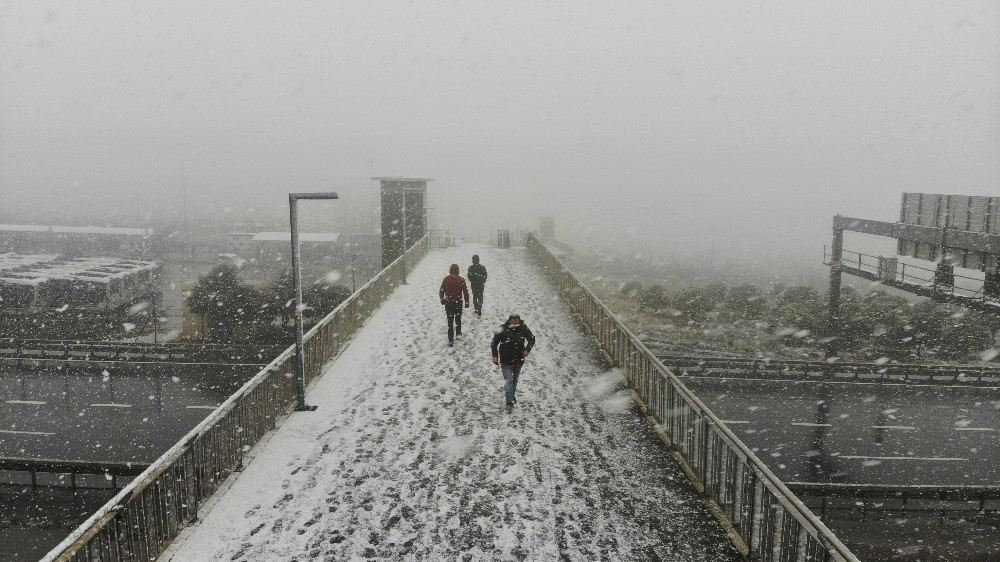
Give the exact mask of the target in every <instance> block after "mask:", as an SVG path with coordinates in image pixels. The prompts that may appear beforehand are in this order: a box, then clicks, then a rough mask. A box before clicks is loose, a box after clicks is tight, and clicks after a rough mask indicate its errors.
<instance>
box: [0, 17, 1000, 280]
mask: <svg viewBox="0 0 1000 562" xmlns="http://www.w3.org/2000/svg"><path fill="white" fill-rule="evenodd" d="M371 175H405V176H429V177H433V178H434V179H435V181H434V182H433V183H432V184H431V187H430V190H431V195H430V197H431V204H432V206H434V207H435V208H436V211H435V214H436V216H437V220H438V221H439V222H441V223H445V224H447V225H449V226H452V227H453V228H455V229H456V230H458V231H463V232H465V233H467V234H468V235H470V236H478V235H483V234H485V232H486V231H487V229H490V228H495V227H497V226H502V225H512V224H514V223H515V222H520V224H522V225H524V226H535V225H536V224H537V217H538V216H539V215H545V214H553V215H555V216H556V217H557V228H558V229H559V231H561V232H564V233H568V234H573V235H574V238H575V239H580V236H581V235H586V236H587V237H588V238H589V239H590V240H605V241H607V242H608V243H623V242H624V243H628V244H630V245H631V247H633V248H641V249H643V250H645V251H648V249H650V248H656V249H663V250H664V251H670V252H678V253H681V254H693V253H697V252H701V251H704V250H706V249H708V248H713V249H714V251H715V252H716V253H717V254H718V255H722V256H726V255H743V254H748V253H749V254H760V255H768V256H790V257H794V258H795V259H810V260H813V261H815V260H818V257H819V252H820V249H821V246H822V244H823V243H824V242H825V241H827V240H828V238H829V230H830V218H831V217H832V215H833V214H834V213H837V212H840V213H842V214H848V215H865V216H869V217H871V218H885V219H890V220H894V219H896V218H897V217H898V206H899V197H900V193H901V192H903V191H925V192H944V193H971V194H979V195H1000V181H998V180H1000V2H996V1H989V2H916V1H913V2H909V1H908V2H877V1H872V0H864V1H851V2H805V1H802V0H793V1H787V2H754V3H749V2H737V3H731V2H706V1H699V2H690V1H683V2H665V1H663V0H657V1H650V2H638V1H625V2H589V3H588V2H583V1H580V0H573V1H567V2H539V1H529V2H509V1H505V2H478V3H476V2H410V3H403V2H398V1H385V2H376V1H373V2H319V1H317V2H289V1H281V2H263V1H249V2H233V1H212V2H205V1H203V0H197V1H178V0H173V1H170V2H158V1H157V2H154V1H135V0H128V1H121V2H97V1H93V2H80V1H67V2H44V1H36V0H16V1H0V196H2V198H0V201H2V203H0V204H2V205H4V207H5V208H6V211H7V214H8V215H9V214H10V213H12V212H15V211H16V212H17V213H23V212H25V211H32V210H35V211H37V210H39V209H46V210H51V211H52V212H53V213H55V214H57V215H60V216H67V215H66V214H67V213H69V212H70V211H76V210H79V211H81V212H84V211H86V212H91V211H95V210H107V212H108V213H109V214H110V217H111V218H110V219H109V221H112V222H115V223H128V222H136V221H141V220H143V219H142V217H144V216H149V215H150V214H171V213H173V214H175V215H176V214H177V213H178V209H179V205H180V201H181V192H182V189H181V186H186V189H187V193H188V200H189V204H190V205H193V206H194V207H196V208H199V209H214V208H217V207H219V206H229V207H231V208H236V209H244V208H255V209H261V208H263V209H267V208H268V207H274V208H275V212H274V214H275V215H276V216H279V217H280V216H283V215H284V214H285V213H286V199H285V197H284V194H285V193H287V192H288V191H315V190H328V189H336V190H338V191H340V192H341V195H342V196H343V197H344V198H345V202H344V204H345V205H346V204H347V200H348V199H350V198H353V200H354V201H363V200H365V195H366V194H367V195H368V196H370V195H371V193H372V187H371V185H370V182H369V180H368V178H369V177H370V176H371ZM8 220H9V218H8ZM88 220H89V219H88ZM89 222H93V221H92V220H89Z"/></svg>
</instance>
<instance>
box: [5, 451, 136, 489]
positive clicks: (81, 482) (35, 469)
mask: <svg viewBox="0 0 1000 562" xmlns="http://www.w3.org/2000/svg"><path fill="white" fill-rule="evenodd" d="M148 466H149V465H146V464H139V463H130V462H92V461H66V460H50V459H15V458H3V459H0V485H4V484H14V485H22V486H24V485H26V486H30V487H31V490H32V491H35V490H37V489H38V488H39V487H58V488H70V489H73V490H75V489H77V488H101V489H109V490H117V489H119V488H120V486H118V483H119V480H118V478H119V477H120V476H124V477H125V480H126V481H128V480H131V479H132V478H133V477H135V476H137V475H139V474H141V473H142V471H143V470H145V469H146V468H147V467H148ZM66 476H69V478H68V479H67V478H66ZM19 477H20V478H19Z"/></svg>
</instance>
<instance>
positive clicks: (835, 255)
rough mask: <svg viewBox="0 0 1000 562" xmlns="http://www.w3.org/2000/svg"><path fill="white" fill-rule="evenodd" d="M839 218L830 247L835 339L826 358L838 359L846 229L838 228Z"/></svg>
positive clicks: (831, 316) (831, 305)
mask: <svg viewBox="0 0 1000 562" xmlns="http://www.w3.org/2000/svg"><path fill="white" fill-rule="evenodd" d="M837 218H838V217H834V219H833V224H834V226H833V244H832V245H831V247H830V326H831V328H832V329H833V336H834V337H833V339H831V340H830V342H829V343H828V344H827V348H826V356H827V357H828V358H829V357H836V355H837V347H838V343H839V342H838V340H837V338H839V337H840V335H841V329H842V323H841V321H840V284H841V278H842V277H843V268H842V266H841V260H842V259H843V256H844V229H843V228H838V227H837V224H838V221H837Z"/></svg>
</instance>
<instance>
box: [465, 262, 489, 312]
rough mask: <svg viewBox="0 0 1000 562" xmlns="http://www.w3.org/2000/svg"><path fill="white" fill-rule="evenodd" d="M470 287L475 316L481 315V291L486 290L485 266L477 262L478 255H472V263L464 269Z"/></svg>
mask: <svg viewBox="0 0 1000 562" xmlns="http://www.w3.org/2000/svg"><path fill="white" fill-rule="evenodd" d="M466 275H468V276H469V285H471V287H472V307H473V308H474V309H475V311H476V316H482V315H483V291H485V290H486V277H487V276H486V266H484V265H483V264H481V263H479V256H472V265H470V266H469V269H468V270H467V271H466Z"/></svg>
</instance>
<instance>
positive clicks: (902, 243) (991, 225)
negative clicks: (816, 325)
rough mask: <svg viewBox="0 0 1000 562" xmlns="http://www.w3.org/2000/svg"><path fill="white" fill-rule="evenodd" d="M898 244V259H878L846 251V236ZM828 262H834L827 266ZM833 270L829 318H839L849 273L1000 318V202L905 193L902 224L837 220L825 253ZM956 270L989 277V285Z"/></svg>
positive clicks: (836, 217)
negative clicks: (930, 265)
mask: <svg viewBox="0 0 1000 562" xmlns="http://www.w3.org/2000/svg"><path fill="white" fill-rule="evenodd" d="M845 231H851V232H860V233H863V234H872V235H875V236H883V237H887V238H893V239H895V240H896V243H897V254H898V255H897V256H894V257H885V256H871V255H866V254H863V253H860V252H854V251H851V250H845V249H844V232H845ZM898 256H907V257H912V258H916V259H918V260H925V261H930V262H936V264H935V265H934V267H933V268H927V267H922V266H920V265H915V264H912V263H911V264H907V263H903V262H901V261H900V260H899V258H898ZM827 258H828V261H827ZM824 263H826V264H828V265H829V266H830V315H831V317H833V318H834V319H835V320H836V319H837V318H839V316H840V285H841V275H842V274H843V273H848V274H851V275H855V276H858V277H863V278H865V279H870V280H873V281H878V282H881V283H883V284H885V285H889V286H891V287H895V288H897V289H901V290H904V291H908V292H910V293H913V294H917V295H921V296H925V297H929V298H932V299H934V300H937V301H941V302H953V303H957V304H961V305H963V306H967V307H969V308H972V309H975V310H979V311H981V312H989V313H992V314H1000V197H983V196H970V195H939V194H927V193H904V194H903V199H902V204H901V207H900V217H899V222H886V221H877V220H870V219H859V218H853V217H843V216H840V215H837V216H835V217H833V244H832V246H831V250H830V253H829V254H827V253H826V252H825V251H824ZM955 267H960V268H965V269H972V270H979V271H982V272H984V273H985V274H984V277H983V278H982V279H980V278H978V277H973V276H969V275H960V274H956V273H955Z"/></svg>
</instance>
